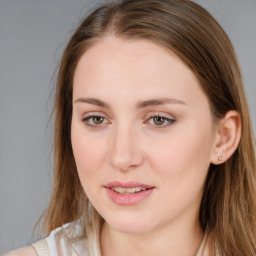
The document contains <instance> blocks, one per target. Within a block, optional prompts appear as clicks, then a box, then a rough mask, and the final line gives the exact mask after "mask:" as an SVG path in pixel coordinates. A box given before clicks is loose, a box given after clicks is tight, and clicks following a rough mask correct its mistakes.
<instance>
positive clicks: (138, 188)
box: [110, 187, 148, 195]
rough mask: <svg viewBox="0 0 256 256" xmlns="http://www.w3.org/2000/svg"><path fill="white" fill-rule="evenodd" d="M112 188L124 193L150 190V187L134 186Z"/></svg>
mask: <svg viewBox="0 0 256 256" xmlns="http://www.w3.org/2000/svg"><path fill="white" fill-rule="evenodd" d="M110 189H112V190H114V191H115V192H116V193H118V194H122V195H128V194H134V193H139V192H141V191H145V190H148V188H143V187H134V188H123V187H112V188H110Z"/></svg>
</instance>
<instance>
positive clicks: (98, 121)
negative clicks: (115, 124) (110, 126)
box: [82, 115, 108, 128]
mask: <svg viewBox="0 0 256 256" xmlns="http://www.w3.org/2000/svg"><path fill="white" fill-rule="evenodd" d="M82 122H84V123H85V124H86V125H87V126H90V127H95V128H96V127H97V126H98V127H100V126H102V125H103V124H106V123H108V121H107V119H106V118H105V117H102V116H97V115H94V116H87V117H84V118H83V119H82Z"/></svg>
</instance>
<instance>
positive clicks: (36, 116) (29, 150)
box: [0, 0, 256, 253]
mask: <svg viewBox="0 0 256 256" xmlns="http://www.w3.org/2000/svg"><path fill="white" fill-rule="evenodd" d="M99 2H100V1H92V0H91V1H85V0H44V1H42V0H0V253H4V252H6V251H9V250H12V249H16V248H18V247H21V246H24V245H27V244H29V243H31V242H33V241H34V240H35V236H32V229H33V226H34V224H35V222H36V220H37V219H38V217H39V216H40V215H41V213H42V211H43V209H44V208H45V207H46V205H47V200H48V198H49V195H50V188H51V183H52V179H51V177H52V174H51V173H52V136H51V134H52V123H51V122H48V120H49V116H50V111H51V107H52V93H51V91H52V90H53V87H54V82H55V79H54V78H55V75H54V72H55V70H56V69H57V66H58V63H59V60H60V56H61V53H62V50H63V48H64V46H65V44H66V42H67V40H68V38H69V36H70V35H71V32H72V31H73V30H74V28H75V27H76V25H77V24H78V22H79V20H80V19H81V18H82V17H83V16H84V14H85V13H86V12H88V10H91V9H92V8H93V6H94V5H95V4H98V3H99ZM101 2H103V0H102V1H101ZM197 2H199V3H201V4H202V5H203V6H205V7H206V8H207V9H208V10H209V11H210V12H211V13H212V14H213V15H214V16H215V18H216V19H217V20H218V21H219V22H220V23H221V25H222V26H223V27H224V29H225V30H226V32H227V33H228V35H229V36H230V38H231V41H232V42H233V45H234V47H235V50H236V52H237V55H238V59H239V61H240V65H241V68H242V74H243V76H244V82H245V89H246V93H247V96H248V101H249V105H250V108H251V112H252V118H253V121H254V127H255V121H256V101H255V99H256V86H255V83H256V47H255V45H256V14H255V13H256V0H200V1H197Z"/></svg>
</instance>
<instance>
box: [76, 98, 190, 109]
mask: <svg viewBox="0 0 256 256" xmlns="http://www.w3.org/2000/svg"><path fill="white" fill-rule="evenodd" d="M77 102H80V103H88V104H92V105H96V106H99V107H103V108H110V105H109V104H107V103H106V102H103V101H101V100H99V99H96V98H78V99H76V100H75V101H74V103H77ZM166 104H181V105H187V104H186V103H185V102H184V101H181V100H178V99H173V98H159V99H150V100H146V101H139V102H138V103H136V108H137V109H141V108H146V107H150V106H159V105H166Z"/></svg>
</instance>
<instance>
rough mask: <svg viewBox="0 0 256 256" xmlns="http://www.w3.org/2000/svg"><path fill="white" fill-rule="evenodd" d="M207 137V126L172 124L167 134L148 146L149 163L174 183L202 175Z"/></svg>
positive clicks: (207, 150) (207, 155) (207, 158)
mask: <svg viewBox="0 0 256 256" xmlns="http://www.w3.org/2000/svg"><path fill="white" fill-rule="evenodd" d="M211 138H212V132H211V128H210V126H209V127H205V126H204V125H203V124H202V125H201V126H198V124H190V125H189V126H184V127H176V128H175V130H173V133H172V134H171V135H170V136H169V138H166V139H165V140H162V141H159V142H156V143H155V144H154V145H155V146H154V148H151V151H150V152H149V154H150V157H149V159H151V165H153V166H154V169H155V170H158V172H161V175H162V176H163V177H164V179H168V180H172V181H173V183H174V184H181V182H180V181H182V182H184V181H186V180H187V182H189V181H190V180H192V179H198V177H199V176H201V177H202V178H204V177H205V176H206V174H207V171H208V168H209V165H210V152H211V144H212V141H211ZM148 148H150V147H148Z"/></svg>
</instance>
